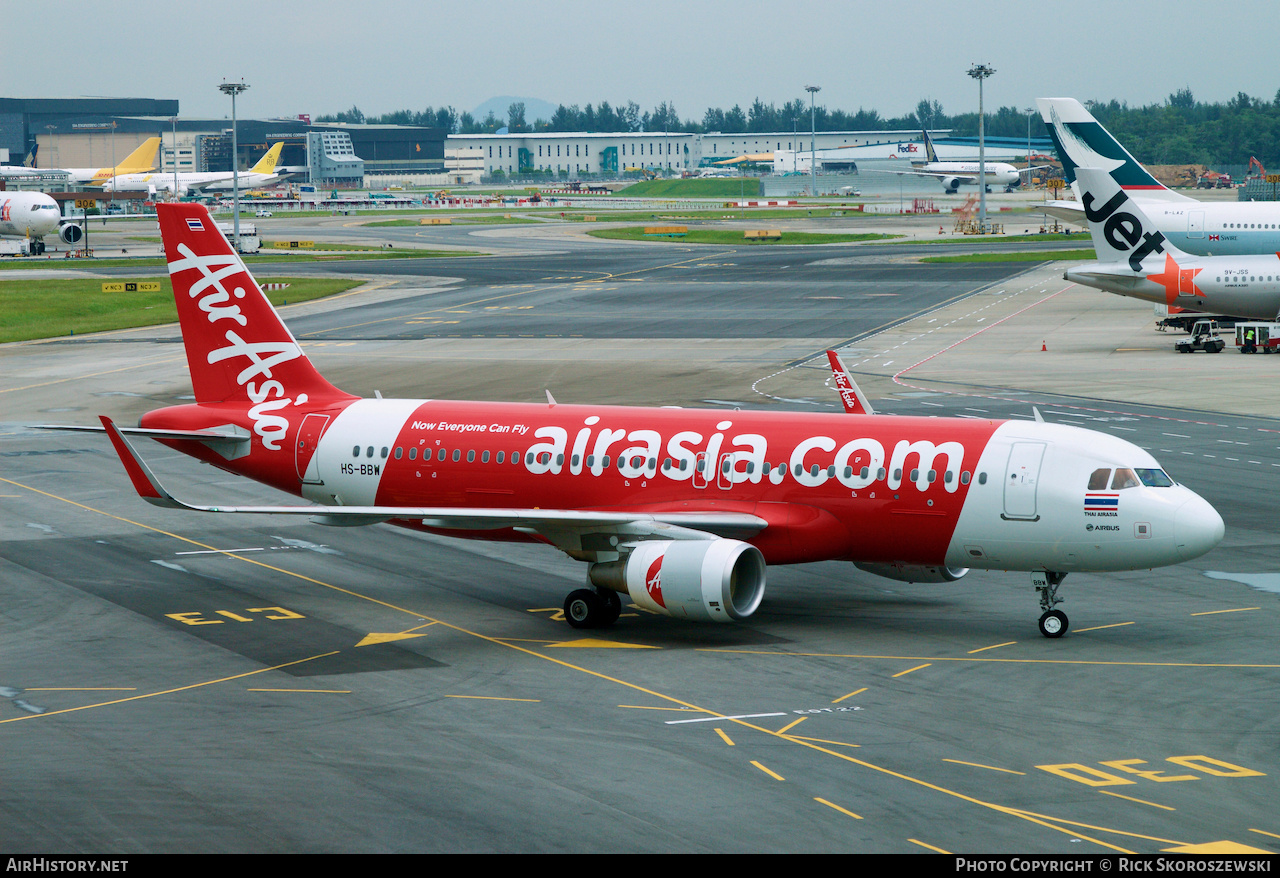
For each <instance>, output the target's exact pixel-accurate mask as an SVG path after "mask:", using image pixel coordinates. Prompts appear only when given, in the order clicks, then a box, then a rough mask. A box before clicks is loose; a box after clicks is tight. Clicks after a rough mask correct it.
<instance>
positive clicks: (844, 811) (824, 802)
mask: <svg viewBox="0 0 1280 878" xmlns="http://www.w3.org/2000/svg"><path fill="white" fill-rule="evenodd" d="M813 800H814V801H815V802H817V803H818V804H819V805H826V806H827V807H828V808H834V809H836V810H837V811H839V812H840V813H841V814H844V815H845V816H847V817H852V818H853V819H854V820H861V819H862V818H861V817H859V816H858V815H857V814H854V813H853V812H852V811H850V810H848V809H847V808H841V807H840V806H839V805H836V804H834V803H832V802H828V801H827V800H826V799H820V798H818V797H817V796H814V799H813Z"/></svg>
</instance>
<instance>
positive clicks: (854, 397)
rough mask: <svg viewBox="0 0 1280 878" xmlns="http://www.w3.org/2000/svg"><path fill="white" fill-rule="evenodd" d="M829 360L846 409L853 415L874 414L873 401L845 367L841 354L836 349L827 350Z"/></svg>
mask: <svg viewBox="0 0 1280 878" xmlns="http://www.w3.org/2000/svg"><path fill="white" fill-rule="evenodd" d="M827 360H828V361H829V362H830V363H831V374H832V376H833V377H834V378H835V382H836V389H837V390H839V391H840V401H841V402H842V403H844V410H845V411H846V412H847V413H849V414H851V415H873V414H875V412H874V411H873V410H872V409H871V403H870V402H868V401H867V398H866V396H864V395H863V393H862V389H861V388H860V387H858V384H857V382H856V381H854V380H853V375H852V374H850V372H849V370H848V369H847V368H846V367H845V365H844V363H843V361H841V359H840V355H839V354H837V353H836V352H835V351H827Z"/></svg>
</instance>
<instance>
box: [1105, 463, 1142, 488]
mask: <svg viewBox="0 0 1280 878" xmlns="http://www.w3.org/2000/svg"><path fill="white" fill-rule="evenodd" d="M1139 484H1140V483H1139V481H1138V475H1137V473H1135V472H1134V471H1133V470H1131V469H1129V468H1128V467H1121V468H1120V469H1118V470H1116V474H1115V478H1113V479H1112V480H1111V490H1113V491H1123V490H1124V489H1125V488H1136V487H1138V485H1139Z"/></svg>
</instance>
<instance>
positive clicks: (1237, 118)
mask: <svg viewBox="0 0 1280 878" xmlns="http://www.w3.org/2000/svg"><path fill="white" fill-rule="evenodd" d="M1084 103H1085V105H1086V106H1088V107H1089V109H1090V110H1091V111H1092V112H1093V114H1094V116H1095V117H1096V118H1097V119H1098V121H1099V122H1101V123H1102V125H1103V126H1105V127H1106V128H1107V129H1108V130H1109V131H1111V133H1112V134H1114V135H1115V136H1116V139H1117V140H1119V141H1120V142H1121V143H1123V144H1124V145H1125V146H1126V148H1128V150H1129V151H1130V152H1131V153H1133V154H1134V156H1136V157H1137V158H1138V160H1139V161H1141V162H1143V163H1145V164H1193V163H1195V164H1205V165H1209V166H1211V167H1212V166H1215V165H1223V164H1244V163H1246V162H1247V161H1248V160H1249V158H1250V157H1251V156H1254V157H1257V158H1258V159H1259V160H1260V161H1262V163H1263V164H1264V165H1266V164H1276V165H1280V91H1277V92H1276V95H1275V97H1274V98H1272V99H1271V100H1267V99H1265V98H1257V97H1251V96H1250V95H1247V94H1245V93H1244V92H1239V93H1238V94H1237V95H1236V96H1235V97H1234V98H1232V99H1231V100H1229V101H1227V102H1225V103H1202V102H1200V101H1197V100H1196V99H1195V96H1194V95H1193V94H1192V92H1191V89H1190V88H1181V89H1178V90H1177V91H1175V92H1174V93H1173V94H1170V95H1169V97H1168V98H1167V99H1166V100H1165V101H1163V102H1161V103H1154V104H1149V105H1147V106H1141V107H1131V106H1129V104H1128V103H1127V102H1120V101H1117V100H1114V99H1113V100H1110V101H1085V102H1084ZM810 111H811V109H810V105H809V104H808V103H806V102H805V100H804V99H803V98H796V99H794V100H791V101H787V102H786V103H784V104H783V105H782V106H781V107H779V106H777V105H776V104H773V103H768V104H766V103H765V102H764V101H762V100H760V99H759V98H756V99H755V101H753V102H752V103H751V105H750V106H749V107H747V108H746V109H745V110H744V109H743V108H742V107H741V106H739V105H737V104H735V105H734V106H733V107H731V108H730V109H728V110H725V109H721V108H719V107H711V108H708V109H707V110H706V112H705V113H703V115H702V118H701V119H700V120H699V119H682V118H681V117H680V114H679V113H678V112H677V110H676V107H675V105H674V104H672V103H670V102H668V101H663V102H662V103H660V104H659V105H658V106H657V107H654V108H653V109H652V110H641V108H640V106H639V105H638V104H637V103H636V102H635V101H627V102H625V103H619V104H617V105H616V106H615V105H612V104H610V103H609V102H608V101H601V102H600V103H599V104H595V105H592V104H587V105H586V106H585V107H579V106H578V105H577V104H572V105H570V106H565V105H563V104H561V105H559V106H558V107H556V110H555V112H554V113H553V114H552V115H551V118H550V119H534V120H533V121H529V120H527V119H526V118H525V115H526V114H525V105H524V103H522V102H519V101H517V102H513V103H512V104H511V105H510V106H509V107H508V108H507V115H506V117H505V118H500V117H498V116H497V114H495V113H494V112H493V111H490V112H489V113H488V114H487V115H486V116H485V118H483V119H477V118H475V117H474V116H473V115H472V114H471V113H466V112H458V111H457V110H455V109H454V108H453V107H440V108H438V109H437V108H433V107H427V108H426V109H424V110H422V111H414V110H397V111H396V112H393V113H385V114H383V115H381V116H368V117H366V116H365V115H364V113H362V112H361V111H360V109H359V108H358V107H355V106H353V107H351V109H350V110H347V111H345V112H342V113H336V114H333V115H325V116H319V117H317V119H316V121H318V122H354V123H366V122H367V123H371V124H382V125H423V126H428V127H432V128H443V129H444V130H445V131H447V132H448V133H450V134H492V133H494V132H496V131H498V130H500V129H502V128H506V129H507V130H508V131H510V132H512V133H518V132H548V133H562V132H575V131H582V132H586V131H600V132H607V131H632V132H639V131H649V132H656V131H670V132H685V133H695V134H696V133H702V134H705V133H710V132H720V133H723V134H748V133H763V132H775V131H776V132H781V131H794V132H797V133H803V132H804V131H806V130H808V129H809V127H810V124H811V122H810ZM812 124H813V127H815V128H816V129H817V130H818V131H889V130H915V129H919V128H921V127H927V128H949V129H951V132H952V134H954V135H956V136H959V137H976V136H977V134H978V114H977V113H976V112H970V113H957V114H948V113H947V112H945V110H944V109H943V107H942V104H940V103H939V102H938V101H936V100H931V99H928V98H924V99H921V100H920V101H919V102H918V103H917V104H916V108H915V111H914V112H912V113H907V114H905V115H902V116H891V117H885V116H881V115H880V114H879V112H877V111H876V110H867V109H864V108H862V107H859V108H858V110H857V111H856V112H853V113H850V112H847V111H845V110H839V109H829V108H827V107H824V106H821V105H816V104H815V105H814V106H813V107H812ZM1028 127H1029V129H1030V135H1031V136H1032V137H1043V136H1044V133H1045V129H1044V126H1043V125H1042V124H1041V122H1040V120H1039V113H1038V112H1034V113H1030V114H1029V113H1027V112H1026V110H1024V109H1020V108H1018V107H1000V108H999V109H997V110H995V111H993V112H989V113H987V114H986V123H985V128H986V133H987V134H988V135H990V136H992V137H1011V138H1019V139H1020V138H1024V137H1026V136H1027V135H1028Z"/></svg>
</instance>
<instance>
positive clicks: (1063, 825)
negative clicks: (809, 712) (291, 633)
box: [0, 477, 1278, 853]
mask: <svg viewBox="0 0 1280 878" xmlns="http://www.w3.org/2000/svg"><path fill="white" fill-rule="evenodd" d="M0 483H3V484H7V485H12V486H13V487H15V488H21V489H23V490H26V491H30V492H32V493H34V494H39V495H40V496H43V497H47V498H49V499H53V500H57V501H60V502H63V503H67V504H69V505H71V506H75V507H77V508H79V509H83V510H84V511H86V512H91V513H93V514H96V515H102V516H105V517H107V518H110V519H112V520H115V521H119V522H122V523H124V524H129V525H133V526H134V527H137V528H140V529H142V530H146V531H151V532H153V533H157V534H161V535H163V536H168V537H171V538H173V539H175V540H179V541H181V542H184V543H187V544H188V545H194V546H198V547H200V548H203V549H212V548H213V547H212V546H209V545H207V544H204V543H201V542H199V541H198V540H195V539H193V538H191V537H185V536H181V535H179V534H175V533H172V532H170V531H166V530H162V529H161V528H158V527H154V526H152V525H148V524H143V523H142V522H138V521H133V520H132V519H128V518H125V517H123V516H120V515H115V514H114V513H111V512H106V511H104V510H101V509H96V508H94V507H92V506H89V505H87V504H84V503H80V502H78V501H76V500H71V499H69V498H66V497H60V496H58V495H56V494H52V493H49V492H48V491H42V490H40V489H39V488H34V487H31V486H29V485H24V484H22V483H20V482H15V481H13V480H12V479H6V478H3V477H0ZM230 557H234V558H237V559H239V560H240V561H241V562H242V563H245V564H251V565H253V566H255V567H260V568H262V569H264V570H272V571H275V572H276V573H279V574H280V575H282V576H287V577H292V578H294V579H297V580H299V581H302V582H309V583H311V584H313V585H315V586H317V587H320V588H324V589H328V590H330V591H332V592H334V593H336V594H343V595H347V596H348V597H351V598H354V599H356V600H360V601H365V602H367V603H369V604H372V605H375V606H379V607H383V608H385V609H388V610H391V611H392V612H398V613H405V614H408V615H411V616H413V617H414V618H416V619H418V620H426V621H431V622H437V623H438V624H439V625H441V626H442V627H443V628H447V629H449V630H451V631H455V632H457V633H458V634H462V635H465V636H469V637H474V638H476V639H477V640H480V641H483V642H486V643H489V644H492V645H494V646H499V647H503V648H505V649H510V650H513V651H515V652H519V653H522V654H524V655H526V656H528V657H530V658H534V659H540V660H542V661H546V662H549V663H551V664H554V665H557V666H559V667H560V668H562V669H564V670H567V671H571V672H574V673H579V674H582V675H584V676H587V677H591V678H594V679H596V680H600V681H603V682H608V683H613V684H616V685H618V686H622V687H624V688H626V689H630V690H631V691H634V692H641V693H644V694H646V695H648V696H650V697H652V698H655V699H657V700H660V701H665V702H667V703H669V704H674V705H679V706H682V707H686V708H689V709H690V710H697V711H700V712H703V713H707V714H711V715H712V718H714V719H719V720H724V721H729V722H736V723H738V724H739V725H741V726H742V727H743V728H746V729H751V730H753V731H755V732H758V733H760V734H763V735H766V736H769V737H772V738H776V739H778V740H780V741H787V742H790V743H793V744H796V745H797V746H800V747H804V748H805V749H807V750H809V751H810V752H812V753H821V754H823V755H826V756H829V757H831V758H833V759H836V760H840V761H843V762H846V763H848V764H850V765H856V766H858V767H861V768H865V769H866V770H868V771H873V772H876V773H877V774H881V775H883V776H885V777H891V778H894V779H895V780H898V781H901V782H902V783H906V784H910V785H913V786H916V787H919V788H921V789H927V790H930V791H932V792H934V793H937V794H939V795H942V796H947V797H950V798H952V799H955V800H958V801H961V802H965V803H967V804H970V805H976V806H977V807H979V808H984V809H987V810H989V811H995V812H997V813H999V814H1003V815H1005V816H1009V817H1013V818H1015V819H1018V820H1022V821H1025V822H1029V823H1033V824H1035V825H1038V826H1042V827H1044V828H1046V829H1049V830H1050V831H1054V832H1060V833H1066V834H1070V835H1072V837H1074V838H1081V839H1082V840H1084V841H1088V842H1089V843H1091V844H1094V845H1097V846H1099V847H1103V848H1107V849H1109V850H1113V851H1117V852H1120V853H1133V851H1129V850H1127V849H1125V848H1122V847H1120V846H1119V845H1115V844H1112V843H1110V842H1107V841H1103V840H1102V839H1099V838H1093V837H1090V836H1085V835H1082V834H1081V833H1079V832H1078V831H1077V830H1076V829H1075V826H1076V825H1077V824H1073V823H1072V822H1070V821H1066V820H1062V819H1060V818H1053V817H1047V816H1045V815H1040V814H1035V813H1033V812H1030V811H1024V810H1019V809H1015V808H1011V807H1009V806H1006V805H1001V804H999V803H997V802H991V801H987V800H984V799H979V798H976V797H974V796H971V795H967V794H965V793H962V792H960V791H959V790H953V789H948V788H947V787H943V786H940V785H938V784H935V783H931V782H929V781H927V780H924V779H922V778H919V777H914V776H912V775H909V774H904V773H902V772H900V771H895V770H893V769H891V768H888V767H886V766H884V765H878V764H876V763H874V762H868V761H866V760H864V759H858V758H855V757H854V756H852V755H850V754H848V753H842V752H840V751H838V750H835V749H832V746H845V745H840V744H834V745H829V744H823V743H822V742H819V741H817V740H816V739H805V738H803V737H800V736H798V735H781V734H778V733H777V732H776V731H774V730H772V729H769V728H766V727H764V726H762V725H758V724H755V723H751V722H747V721H746V720H748V719H752V718H755V716H758V715H741V716H736V717H734V716H725V715H721V714H717V712H716V711H713V710H709V709H706V708H702V707H699V706H698V705H695V704H692V703H690V702H688V701H684V700H683V699H680V698H677V697H676V696H674V695H668V694H665V693H662V692H658V691H656V690H654V689H651V688H649V687H646V686H642V685H640V684H638V683H633V682H630V681H627V680H623V679H620V678H618V677H613V676H610V675H608V674H605V673H603V672H601V671H595V670H591V669H590V668H586V667H582V666H581V665H574V664H572V663H570V662H567V661H564V660H562V659H558V658H555V657H553V656H550V655H547V654H546V653H545V652H538V651H536V650H533V649H530V648H528V647H525V646H520V645H518V644H515V643H511V642H508V641H504V640H502V639H501V638H499V637H494V636H491V635H487V634H482V633H480V632H478V631H473V630H470V629H468V628H464V627H462V626H460V625H455V624H453V623H450V622H446V621H444V620H443V619H435V618H433V617H431V616H430V615H429V614H426V613H422V612H419V611H417V610H413V609H409V608H406V607H401V606H398V605H396V604H393V603H391V602H389V601H386V600H382V599H380V598H376V597H373V596H372V595H366V594H361V593H359V592H357V591H354V590H352V589H348V588H344V587H342V586H339V585H335V584H333V583H328V582H324V581H322V580H319V579H316V578H314V577H311V576H307V575H306V574H303V573H299V572H296V571H292V570H287V569H285V568H282V567H277V566H274V565H271V564H267V563H264V562H263V561H259V560H257V559H256V558H254V557H247V556H243V555H233V556H230ZM707 652H725V653H742V654H762V655H775V656H776V655H779V653H776V652H764V651H761V650H725V649H715V650H707ZM336 654H337V651H334V652H329V653H322V654H320V655H316V656H310V657H308V658H304V659H299V660H296V661H293V662H286V663H284V664H281V665H275V666H272V667H266V668H259V669H257V670H254V671H249V672H246V673H244V674H236V675H233V676H231V677H225V678H220V679H218V680H206V681H202V682H198V683H193V684H189V685H185V686H178V687H173V688H172V689H167V690H163V691H159V692H152V693H146V694H143V695H137V696H132V697H129V698H122V699H117V700H116V701H111V702H101V703H97V704H92V705H82V706H80V707H76V708H70V709H68V710H64V711H51V712H49V713H43V714H32V715H28V716H23V717H15V718H13V719H7V720H0V724H5V723H11V722H22V721H27V720H32V719H43V718H45V717H49V716H56V715H58V714H60V713H68V712H72V711H78V710H87V709H89V708H93V707H105V706H107V705H110V704H120V703H124V702H127V701H136V700H142V699H147V698H153V697H156V696H158V695H166V694H170V693H172V692H181V691H186V690H190V689H195V688H199V687H202V686H208V685H212V684H214V683H218V682H225V681H228V680H235V679H242V678H244V677H250V676H253V675H255V674H261V673H265V672H269V671H273V670H278V669H279V668H283V667H289V666H292V665H296V664H302V663H305V662H309V661H314V660H317V659H321V658H324V657H326V656H329V655H336ZM794 655H800V654H799V653H796V654H794ZM870 657H871V656H867V658H870ZM897 659H898V660H902V657H897ZM916 660H919V659H916ZM928 660H931V661H935V662H936V661H947V660H949V659H938V658H936V657H933V658H932V659H926V661H928ZM954 661H969V662H1012V661H1015V660H1010V659H981V658H973V657H965V658H963V659H954ZM1025 661H1026V663H1042V664H1082V665H1083V664H1129V665H1138V666H1142V665H1149V666H1156V667H1161V666H1163V667H1169V666H1184V667H1185V666H1190V667H1214V666H1212V665H1200V664H1195V663H1181V664H1175V663H1161V662H1151V663H1138V662H1134V663H1119V662H1072V661H1061V660H1054V661H1044V660H1025ZM1216 667H1258V666H1255V665H1217V666H1216ZM1265 667H1278V666H1276V665H1268V666H1265ZM783 715H785V714H782V713H777V712H775V713H770V714H764V716H783ZM697 721H698V720H692V721H690V722H697ZM1079 825H1083V824H1079ZM1094 828H1095V829H1099V830H1100V831H1102V832H1107V833H1112V834H1116V835H1121V836H1131V837H1142V836H1137V835H1136V834H1135V833H1127V832H1124V831H1123V830H1115V829H1108V828H1104V827H1094ZM1168 843H1170V844H1179V843H1181V842H1177V841H1169V842H1168ZM931 849H934V848H931Z"/></svg>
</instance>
